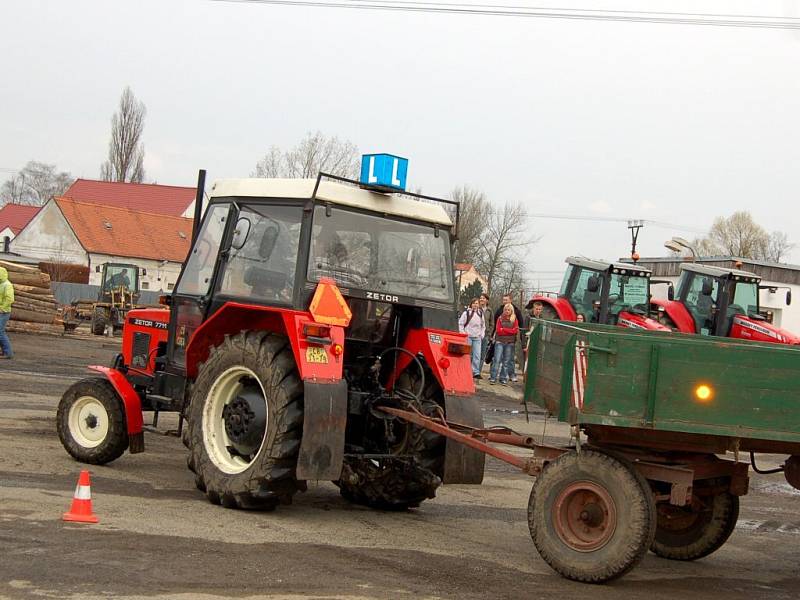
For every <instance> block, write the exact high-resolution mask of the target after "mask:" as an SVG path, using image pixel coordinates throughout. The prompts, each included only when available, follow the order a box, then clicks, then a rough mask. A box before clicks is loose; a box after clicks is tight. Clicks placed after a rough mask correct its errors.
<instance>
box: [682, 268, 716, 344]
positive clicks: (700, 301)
mask: <svg viewBox="0 0 800 600" xmlns="http://www.w3.org/2000/svg"><path fill="white" fill-rule="evenodd" d="M704 287H705V288H707V289H706V291H708V288H710V290H711V293H710V294H704V293H703V288H704ZM718 291H719V284H718V282H717V280H716V279H715V278H714V277H711V276H710V275H703V274H702V273H695V274H694V276H693V277H692V280H691V282H690V284H689V288H688V290H687V291H686V300H685V303H686V308H688V309H689V313H691V315H692V318H693V319H694V323H695V329H696V330H697V333H701V334H703V335H709V334H710V333H712V331H713V318H714V315H713V311H712V308H713V307H714V305H715V304H716V303H717V292H718Z"/></svg>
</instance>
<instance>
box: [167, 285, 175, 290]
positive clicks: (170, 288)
mask: <svg viewBox="0 0 800 600" xmlns="http://www.w3.org/2000/svg"><path fill="white" fill-rule="evenodd" d="M173 289H175V284H174V283H168V284H167V291H170V292H171V291H172V290H173Z"/></svg>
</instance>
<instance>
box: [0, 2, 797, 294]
mask: <svg viewBox="0 0 800 600" xmlns="http://www.w3.org/2000/svg"><path fill="white" fill-rule="evenodd" d="M516 3H517V4H525V3H524V2H516ZM536 4H539V3H538V2H537V3H536ZM547 5H548V6H556V5H558V6H570V7H577V8H581V7H582V8H593V9H594V8H603V9H612V8H632V7H633V8H636V9H638V10H643V9H648V10H649V9H652V10H659V9H660V10H670V11H677V10H689V11H692V12H725V13H733V12H737V13H747V14H760V15H767V14H770V15H775V16H781V17H794V18H798V17H800V0H798V1H789V0H784V1H777V2H764V1H760V2H757V1H752V2H734V1H727V2H726V1H717V2H713V1H706V2H697V1H695V2H684V3H680V2H674V1H673V2H658V1H656V0H652V1H644V0H642V1H639V2H636V3H628V4H627V5H626V4H624V3H620V2H612V1H611V0H609V1H608V2H607V3H605V2H604V3H600V2H591V3H590V2H588V1H584V2H572V3H567V2H566V0H564V1H561V0H555V1H554V2H552V3H548V4H547ZM0 18H1V19H2V23H3V25H4V27H3V35H2V36H0V73H2V76H3V79H4V83H3V88H2V93H0V169H18V168H21V167H22V166H23V165H24V164H25V163H26V162H27V161H28V160H39V161H43V162H48V163H55V164H56V165H57V166H58V168H59V169H63V170H67V171H70V172H71V173H72V174H73V175H75V176H79V177H87V178H97V177H98V175H99V167H100V164H101V162H102V161H103V160H104V159H105V157H106V152H107V147H108V138H109V132H110V118H111V115H112V113H113V112H114V110H115V109H116V107H117V103H118V100H119V96H120V93H121V91H122V89H123V88H124V86H126V85H130V86H131V88H132V89H133V91H134V93H135V94H136V96H137V97H138V98H139V99H140V100H142V101H143V102H144V103H145V104H146V106H147V120H146V125H145V131H144V142H145V149H146V158H145V167H146V170H147V177H148V180H149V181H157V182H159V183H165V184H176V185H193V184H194V182H195V180H196V176H197V169H198V168H206V169H208V171H209V178H210V179H212V180H213V179H215V178H226V177H242V176H247V175H249V173H250V172H251V171H252V170H253V168H254V166H255V163H256V161H257V160H258V159H259V158H260V157H261V156H262V155H263V154H264V152H265V151H266V149H267V148H268V147H269V146H270V145H273V144H276V145H278V146H282V147H288V146H291V145H294V144H295V143H296V142H297V141H298V140H299V139H300V138H302V137H303V136H304V135H305V134H306V132H308V131H315V130H321V131H322V132H323V133H325V134H328V135H337V136H339V137H341V138H345V139H349V140H351V141H353V142H354V143H355V144H357V145H358V146H359V148H360V149H361V150H362V151H363V152H374V151H384V152H391V153H395V154H400V155H402V156H407V157H408V158H409V159H410V167H409V184H410V186H413V187H421V188H422V189H423V191H424V192H425V193H428V194H433V195H447V194H448V193H449V191H450V190H451V189H452V188H453V187H454V186H456V185H460V184H470V185H472V186H475V187H478V188H480V189H482V190H483V191H485V192H486V193H487V195H488V197H489V198H490V199H491V200H492V201H494V202H498V203H500V202H504V201H511V202H514V201H518V200H519V201H522V202H524V203H525V205H526V206H527V207H528V209H529V210H530V211H531V212H536V213H553V214H570V215H592V216H597V217H604V218H605V217H618V218H644V219H654V220H659V221H665V222H669V223H675V224H676V225H679V226H682V227H691V228H694V229H700V230H703V229H706V228H708V226H709V225H710V224H711V222H712V220H713V218H714V217H715V216H717V215H728V214H730V213H732V212H733V211H735V210H742V209H744V210H749V211H750V212H752V214H753V215H754V217H755V218H756V220H757V221H758V222H759V223H761V224H762V225H764V226H765V227H766V228H767V229H769V230H776V229H778V230H782V231H786V232H787V233H788V234H789V237H790V239H791V240H792V241H794V242H800V235H798V230H799V229H800V211H798V210H797V204H798V199H800V198H799V197H798V196H799V195H798V189H799V188H800V186H799V185H798V184H799V183H800V112H799V111H798V106H800V77H798V71H799V70H800V69H799V67H800V31H787V30H775V29H746V28H722V27H702V26H686V25H669V24H631V23H605V22H594V21H574V20H570V21H565V20H551V19H530V18H516V19H514V18H499V17H490V16H460V15H434V14H425V13H399V12H370V11H354V10H334V9H327V8H310V7H285V6H268V5H253V4H231V3H218V2H210V1H205V0H169V1H168V0H160V1H153V0H144V1H143V0H137V1H136V2H134V1H127V2H125V1H118V2H109V1H104V2H103V1H99V0H97V1H89V0H84V1H76V0H59V1H50V2H43V1H33V0H19V1H11V0H3V2H2V4H0ZM7 175H8V174H7V173H0V176H3V177H5V176H7ZM530 226H531V229H532V231H534V232H535V233H537V234H539V235H541V236H542V237H541V241H540V242H539V244H538V245H537V246H536V248H535V251H534V252H532V253H531V256H530V261H529V262H530V270H531V272H532V275H533V277H534V278H535V279H538V280H540V283H541V284H542V285H543V286H545V287H550V288H552V287H556V281H554V279H560V272H561V271H563V259H564V257H565V256H567V255H569V254H582V255H585V256H589V257H594V258H618V257H619V256H623V255H626V254H627V253H628V252H629V243H630V242H629V236H628V231H627V228H626V226H625V224H624V223H609V222H602V221H598V222H580V221H565V220H552V219H532V220H531V223H530ZM672 235H681V236H684V237H692V236H694V235H696V234H695V233H693V232H692V231H690V230H686V229H665V228H660V227H655V226H652V225H647V226H645V228H644V229H643V231H642V233H641V236H640V244H641V254H642V255H662V254H664V253H665V252H666V251H665V250H664V249H663V242H664V240H666V239H668V238H669V237H671V236H672ZM791 259H792V260H794V261H796V262H800V249H798V250H795V252H793V254H792V256H791Z"/></svg>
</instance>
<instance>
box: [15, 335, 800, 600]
mask: <svg viewBox="0 0 800 600" xmlns="http://www.w3.org/2000/svg"><path fill="white" fill-rule="evenodd" d="M12 341H13V343H14V349H15V353H16V358H15V359H14V360H13V361H0V598H105V599H108V598H154V597H158V598H250V597H265V596H266V597H272V598H359V599H360V598H381V599H382V598H392V599H394V598H411V597H413V598H459V599H472V598H476V599H477V598H523V597H524V598H562V597H568V598H572V597H581V596H592V597H595V598H599V599H618V598H631V599H647V600H652V599H661V598H670V599H673V598H676V597H691V598H701V599H705V598H723V597H724V598H731V599H739V598H742V599H745V598H746V599H750V598H770V599H778V600H780V599H785V598H799V597H800V575H798V565H797V562H798V557H799V555H798V551H797V550H798V541H799V540H800V537H798V536H800V513H798V506H800V504H798V501H799V500H800V493H798V492H797V491H796V490H794V489H792V488H791V487H789V486H788V485H787V484H786V483H785V481H784V479H783V477H782V476H780V475H774V476H769V477H766V476H764V477H762V476H758V475H756V476H755V477H754V479H753V481H752V489H751V492H750V494H749V495H748V496H746V497H744V498H742V511H741V518H740V520H739V524H738V526H737V528H736V531H735V532H734V533H733V535H732V537H731V539H730V540H729V542H728V543H727V544H726V545H725V546H724V547H723V548H721V549H720V550H719V551H717V552H716V553H714V554H713V555H711V556H709V557H707V558H705V559H702V560H699V561H696V562H693V563H682V562H674V561H667V560H664V559H660V558H658V557H656V556H654V555H652V554H650V555H648V556H647V557H645V559H644V560H643V562H642V563H641V564H640V565H639V566H638V567H637V568H636V569H635V570H634V571H633V572H632V573H630V574H629V575H628V576H626V577H625V578H623V579H621V580H619V581H616V582H614V583H611V584H608V585H603V586H587V585H582V584H577V583H572V582H569V581H566V580H564V579H562V578H560V577H559V576H558V575H556V574H555V573H554V572H553V571H551V570H550V568H549V567H548V566H547V565H546V564H545V562H544V561H543V560H542V559H541V558H539V556H538V555H537V553H536V550H535V548H534V547H533V543H532V542H531V540H530V536H529V533H528V529H527V521H526V507H527V501H528V495H529V493H530V489H531V482H532V480H531V479H530V478H529V477H528V476H526V475H523V474H521V473H520V472H518V471H516V470H515V469H514V468H513V467H509V466H507V465H505V463H500V462H498V461H496V460H494V459H490V460H489V461H488V463H487V469H486V476H485V480H484V484H483V485H481V486H458V485H454V486H444V487H442V488H440V491H439V493H438V495H437V498H435V499H433V500H430V501H427V502H425V503H423V504H422V506H421V507H420V508H418V509H415V510H412V511H409V512H406V513H385V512H378V511H373V510H369V509H366V508H362V507H359V506H354V505H351V504H348V503H347V502H345V501H344V500H343V499H341V497H340V496H339V494H338V490H337V489H336V488H335V487H334V486H333V485H332V484H330V483H320V484H316V485H311V486H309V490H308V491H307V492H305V493H303V494H298V495H297V496H296V497H295V500H294V503H293V504H292V505H291V506H281V507H279V508H278V510H277V511H275V512H271V513H259V512H244V511H234V510H227V509H223V508H221V507H218V506H213V505H211V504H210V503H208V502H207V501H206V500H205V497H204V496H203V495H202V494H201V493H200V492H198V491H197V490H196V489H195V487H194V484H193V479H192V477H191V476H190V473H189V472H188V470H187V469H186V451H185V449H184V447H183V446H182V444H181V443H180V441H179V440H178V439H177V438H176V437H173V436H167V435H162V434H160V433H148V434H146V444H147V451H146V452H145V453H144V454H138V455H127V454H126V455H124V456H123V457H122V458H120V459H119V460H117V461H115V462H114V463H112V464H111V465H108V466H103V467H92V468H91V474H92V494H93V503H94V510H95V513H96V514H97V515H98V517H99V518H100V523H99V524H97V525H77V524H67V523H64V522H62V521H61V515H62V513H63V512H64V511H66V510H67V509H68V507H69V505H70V502H71V498H72V493H73V490H74V488H75V483H76V480H77V476H78V473H79V472H80V470H81V468H82V465H80V464H78V463H77V462H75V461H74V460H72V459H71V458H70V457H69V456H68V455H67V454H66V452H65V451H64V450H63V448H62V447H61V444H60V442H59V441H58V437H57V435H56V431H55V412H56V406H57V404H58V400H59V397H60V395H61V393H63V391H64V390H65V389H66V388H67V387H68V386H69V385H70V383H71V382H73V381H75V380H76V379H78V378H80V377H83V376H85V375H86V374H87V373H86V372H85V369H84V366H85V365H86V364H93V363H94V364H108V363H110V361H111V358H112V356H113V355H114V353H115V352H116V351H118V344H119V340H118V339H116V340H114V339H107V338H85V337H84V338H79V339H67V338H59V337H46V336H27V335H20V334H16V335H13V337H12ZM479 394H480V398H481V401H482V403H483V408H484V415H485V419H486V422H487V424H490V425H496V424H504V425H508V426H510V427H512V428H514V429H516V430H518V431H521V432H526V433H531V434H534V435H536V436H539V439H542V437H541V436H542V434H543V429H544V428H545V427H544V420H543V418H542V415H541V414H540V413H535V414H533V415H532V418H531V422H530V423H527V422H526V420H525V417H524V414H523V413H522V412H521V408H522V407H521V406H520V405H519V389H518V388H514V387H508V388H504V387H500V386H492V387H489V386H488V385H486V383H485V382H481V384H480V386H479ZM159 425H160V427H159V430H160V431H162V432H163V431H166V430H168V429H171V428H174V427H175V425H176V419H175V418H174V416H173V415H166V416H165V415H162V418H161V422H160V424H159ZM545 433H546V434H547V435H546V436H545V438H544V439H546V440H547V441H549V442H553V441H555V442H559V441H560V442H563V441H564V440H565V436H566V434H567V430H566V428H565V427H564V426H563V425H559V424H557V423H554V422H552V421H550V422H548V423H547V426H546V432H545ZM777 460H778V459H777V457H774V459H773V461H772V462H771V461H770V457H767V458H766V459H765V463H764V464H765V466H770V465H771V464H776V461H777Z"/></svg>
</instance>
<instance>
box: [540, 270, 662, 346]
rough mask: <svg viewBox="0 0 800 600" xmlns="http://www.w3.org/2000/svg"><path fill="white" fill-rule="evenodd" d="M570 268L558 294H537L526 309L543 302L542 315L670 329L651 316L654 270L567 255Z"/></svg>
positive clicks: (653, 328) (569, 319)
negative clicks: (651, 279)
mask: <svg viewBox="0 0 800 600" xmlns="http://www.w3.org/2000/svg"><path fill="white" fill-rule="evenodd" d="M566 263H567V264H568V267H567V271H566V273H564V279H563V281H562V283H561V290H560V291H559V292H558V294H551V295H548V294H545V293H538V294H534V296H533V298H532V299H531V300H530V301H529V302H528V304H527V305H526V308H527V309H528V310H530V309H531V308H532V306H533V303H534V302H541V303H542V315H541V316H542V318H544V319H558V320H561V321H577V320H578V315H579V314H580V315H582V316H583V319H584V320H585V321H587V322H590V323H604V324H608V325H619V326H620V327H632V328H636V329H650V330H656V331H669V327H667V326H666V325H664V324H662V323H660V322H659V321H657V320H656V319H653V318H651V316H650V300H651V299H650V271H649V270H648V269H645V268H644V267H640V266H638V265H635V264H624V263H609V262H603V261H597V260H590V259H588V258H581V257H576V256H571V257H569V258H567V260H566Z"/></svg>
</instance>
